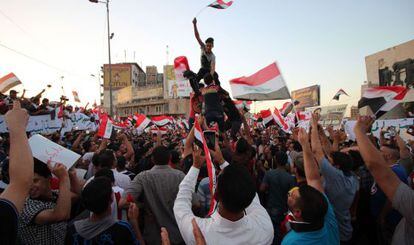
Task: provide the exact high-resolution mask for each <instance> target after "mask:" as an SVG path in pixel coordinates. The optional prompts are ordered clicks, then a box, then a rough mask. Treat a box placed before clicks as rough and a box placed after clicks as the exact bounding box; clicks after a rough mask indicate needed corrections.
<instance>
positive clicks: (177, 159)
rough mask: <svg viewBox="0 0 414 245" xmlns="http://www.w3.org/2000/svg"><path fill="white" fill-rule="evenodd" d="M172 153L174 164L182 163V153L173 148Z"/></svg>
mask: <svg viewBox="0 0 414 245" xmlns="http://www.w3.org/2000/svg"><path fill="white" fill-rule="evenodd" d="M170 154H171V162H172V163H173V164H178V163H180V153H178V152H177V151H176V150H171V151H170Z"/></svg>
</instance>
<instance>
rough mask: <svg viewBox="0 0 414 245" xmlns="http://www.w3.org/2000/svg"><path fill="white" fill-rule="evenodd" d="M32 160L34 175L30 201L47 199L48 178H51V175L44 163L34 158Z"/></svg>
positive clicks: (48, 191) (48, 189) (48, 190)
mask: <svg viewBox="0 0 414 245" xmlns="http://www.w3.org/2000/svg"><path fill="white" fill-rule="evenodd" d="M33 160H34V165H33V170H34V175H33V183H32V186H31V188H30V192H29V195H30V197H31V198H32V199H42V198H45V197H47V195H48V194H49V193H50V190H51V188H50V178H51V177H52V173H51V172H50V170H49V167H48V166H47V165H46V164H45V163H43V162H41V161H39V160H37V159H36V158H34V159H33Z"/></svg>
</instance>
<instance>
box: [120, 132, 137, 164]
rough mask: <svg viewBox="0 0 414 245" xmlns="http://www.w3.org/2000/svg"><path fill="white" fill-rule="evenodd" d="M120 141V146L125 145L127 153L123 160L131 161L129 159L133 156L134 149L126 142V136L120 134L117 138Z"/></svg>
mask: <svg viewBox="0 0 414 245" xmlns="http://www.w3.org/2000/svg"><path fill="white" fill-rule="evenodd" d="M119 138H120V139H121V140H122V144H124V145H125V147H126V149H127V152H126V153H125V154H124V157H125V159H127V160H128V161H130V160H131V157H132V156H133V155H134V148H133V147H132V144H131V142H130V141H129V140H128V137H127V136H126V134H121V136H120V137H119Z"/></svg>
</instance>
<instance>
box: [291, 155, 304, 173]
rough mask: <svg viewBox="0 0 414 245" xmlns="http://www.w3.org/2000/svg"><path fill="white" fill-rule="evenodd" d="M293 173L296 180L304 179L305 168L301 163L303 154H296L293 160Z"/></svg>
mask: <svg viewBox="0 0 414 245" xmlns="http://www.w3.org/2000/svg"><path fill="white" fill-rule="evenodd" d="M292 161H293V173H294V174H295V176H296V178H297V179H298V178H302V179H306V176H305V167H304V164H303V163H304V161H303V153H302V152H301V153H299V154H297V155H296V156H295V157H294V158H293V159H292Z"/></svg>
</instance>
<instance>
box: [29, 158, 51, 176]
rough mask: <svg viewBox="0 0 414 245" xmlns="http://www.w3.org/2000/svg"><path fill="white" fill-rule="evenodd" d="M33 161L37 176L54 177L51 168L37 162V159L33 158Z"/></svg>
mask: <svg viewBox="0 0 414 245" xmlns="http://www.w3.org/2000/svg"><path fill="white" fill-rule="evenodd" d="M33 160H34V165H33V166H34V170H33V171H34V173H36V174H38V175H40V176H42V177H44V178H50V177H52V173H51V172H50V169H49V167H48V166H47V165H46V164H45V163H43V162H41V161H39V160H37V159H36V158H33Z"/></svg>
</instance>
